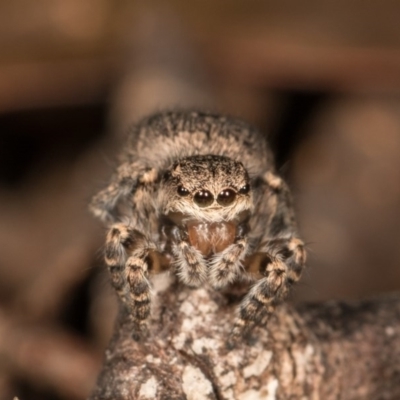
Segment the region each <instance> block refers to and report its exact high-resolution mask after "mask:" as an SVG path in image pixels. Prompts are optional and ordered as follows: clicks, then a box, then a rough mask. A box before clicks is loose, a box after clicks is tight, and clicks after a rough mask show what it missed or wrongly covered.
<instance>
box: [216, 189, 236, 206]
mask: <svg viewBox="0 0 400 400" xmlns="http://www.w3.org/2000/svg"><path fill="white" fill-rule="evenodd" d="M235 199H236V192H235V191H233V190H232V189H224V190H223V191H222V192H221V193H220V194H219V195H218V197H217V202H218V204H220V205H221V206H229V205H230V204H232V203H233V202H234V201H235Z"/></svg>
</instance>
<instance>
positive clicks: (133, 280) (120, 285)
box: [105, 223, 168, 340]
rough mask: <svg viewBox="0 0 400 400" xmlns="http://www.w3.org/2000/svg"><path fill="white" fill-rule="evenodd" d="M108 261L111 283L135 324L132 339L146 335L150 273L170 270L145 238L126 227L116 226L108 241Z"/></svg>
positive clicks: (106, 248) (125, 225) (112, 228)
mask: <svg viewBox="0 0 400 400" xmlns="http://www.w3.org/2000/svg"><path fill="white" fill-rule="evenodd" d="M105 260H106V263H107V266H108V270H109V272H110V275H111V282H112V285H113V286H114V288H115V290H116V292H117V294H118V296H119V299H120V300H121V302H122V304H123V306H124V308H125V310H126V311H127V314H128V317H129V319H130V320H131V322H132V325H133V338H134V339H136V340H138V339H140V338H141V337H144V336H145V334H146V332H147V327H146V319H147V318H148V316H149V314H150V305H151V304H150V303H151V292H150V289H151V287H150V282H149V279H148V278H149V274H150V273H158V272H160V271H162V270H163V269H166V268H167V267H168V265H167V263H166V260H165V258H164V257H163V256H162V255H161V254H160V253H158V251H157V250H156V247H155V245H154V244H153V243H152V242H151V241H149V240H148V239H147V238H146V237H145V235H143V234H142V233H140V232H139V231H137V230H135V229H133V228H132V227H130V226H129V225H127V224H123V223H118V224H114V225H113V226H112V227H111V229H110V231H109V233H108V235H107V239H106V247H105Z"/></svg>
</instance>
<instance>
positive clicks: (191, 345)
mask: <svg viewBox="0 0 400 400" xmlns="http://www.w3.org/2000/svg"><path fill="white" fill-rule="evenodd" d="M164 279H166V278H164ZM155 296H156V301H155V305H154V309H153V314H152V321H151V327H150V332H149V337H148V339H147V340H146V341H145V342H142V343H137V342H135V341H133V340H132V339H131V335H130V327H129V324H128V323H127V322H126V319H125V318H124V315H123V313H121V315H120V318H119V321H118V322H117V324H116V326H115V333H114V336H113V339H112V340H111V343H110V346H109V348H108V350H107V352H106V356H105V363H104V366H103V370H102V372H101V374H100V376H99V379H98V383H97V386H96V388H95V389H94V391H93V393H92V396H91V397H90V400H100V399H102V400H103V399H193V400H202V399H217V400H222V399H227V400H228V399H239V400H247V399H252V400H257V399H268V400H272V399H324V400H330V399H339V398H340V399H346V400H347V399H369V400H373V399H397V398H400V362H399V360H400V295H391V296H385V297H381V298H376V299H372V300H367V301H362V302H354V303H338V302H330V303H325V304H316V305H304V306H299V307H297V308H295V307H291V306H289V305H287V304H283V305H282V306H280V307H279V308H278V311H277V313H276V314H275V315H274V316H273V318H271V320H270V321H269V322H268V324H267V325H266V327H265V326H264V327H260V328H257V329H256V330H255V331H254V332H253V334H252V338H251V339H250V340H248V341H243V342H241V343H239V344H238V345H237V346H236V348H234V349H232V350H228V349H227V347H226V346H225V343H226V339H227V336H228V334H229V332H230V329H231V327H232V324H233V319H234V315H235V307H236V305H237V299H235V298H234V297H233V296H228V295H226V294H222V293H220V292H216V291H213V290H211V289H208V288H201V289H197V290H190V289H188V288H185V287H182V286H179V285H177V284H172V285H171V286H169V288H166V289H165V288H164V289H163V290H161V291H158V293H157V294H155Z"/></svg>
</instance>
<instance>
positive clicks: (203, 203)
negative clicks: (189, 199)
mask: <svg viewBox="0 0 400 400" xmlns="http://www.w3.org/2000/svg"><path fill="white" fill-rule="evenodd" d="M193 200H194V202H195V203H196V204H197V205H198V206H199V207H208V206H211V204H212V203H213V202H214V196H213V195H212V193H211V192H209V191H208V190H199V191H198V192H197V193H196V194H195V195H194V196H193Z"/></svg>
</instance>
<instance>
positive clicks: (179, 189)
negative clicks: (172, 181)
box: [177, 186, 190, 197]
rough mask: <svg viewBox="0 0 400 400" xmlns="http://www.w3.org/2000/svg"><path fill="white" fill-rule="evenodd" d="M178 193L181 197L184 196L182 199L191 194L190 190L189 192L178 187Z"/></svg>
mask: <svg viewBox="0 0 400 400" xmlns="http://www.w3.org/2000/svg"><path fill="white" fill-rule="evenodd" d="M177 192H178V194H179V196H182V197H185V196H188V195H189V194H190V192H189V190H187V189H186V188H185V187H183V186H178V190H177Z"/></svg>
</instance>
